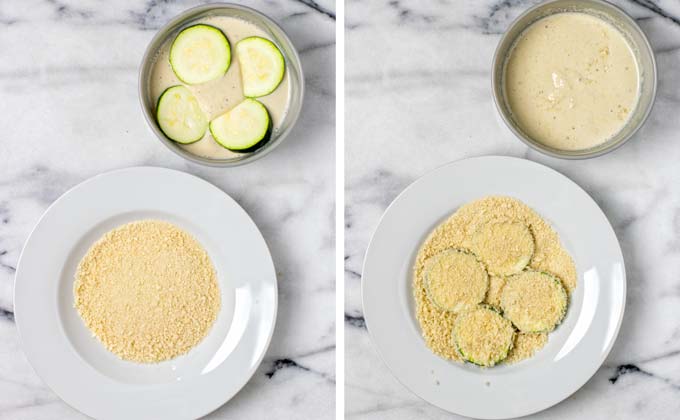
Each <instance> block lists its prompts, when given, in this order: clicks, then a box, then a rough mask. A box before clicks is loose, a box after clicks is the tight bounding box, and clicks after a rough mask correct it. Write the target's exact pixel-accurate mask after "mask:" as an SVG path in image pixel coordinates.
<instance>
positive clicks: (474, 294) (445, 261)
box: [425, 249, 489, 313]
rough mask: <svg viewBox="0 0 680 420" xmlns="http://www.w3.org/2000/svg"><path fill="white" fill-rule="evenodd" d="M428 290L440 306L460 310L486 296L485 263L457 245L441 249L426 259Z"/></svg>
mask: <svg viewBox="0 0 680 420" xmlns="http://www.w3.org/2000/svg"><path fill="white" fill-rule="evenodd" d="M426 270H427V271H426V273H425V290H426V291H427V295H428V297H429V298H430V300H431V301H432V303H433V304H434V305H435V306H437V307H438V308H440V309H442V310H445V311H451V312H455V313H459V312H462V311H465V310H470V309H473V308H474V307H476V306H477V304H478V303H480V302H482V301H483V300H484V296H486V290H487V289H488V288H489V276H488V275H487V274H486V270H485V269H484V265H482V263H480V262H479V260H477V257H475V256H474V255H472V254H470V253H466V252H462V251H460V250H456V249H449V250H446V251H444V252H441V253H439V254H437V255H435V256H434V257H432V258H430V259H429V260H428V261H427V267H426Z"/></svg>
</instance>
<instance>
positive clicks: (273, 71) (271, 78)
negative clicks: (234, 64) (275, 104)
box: [236, 36, 286, 98]
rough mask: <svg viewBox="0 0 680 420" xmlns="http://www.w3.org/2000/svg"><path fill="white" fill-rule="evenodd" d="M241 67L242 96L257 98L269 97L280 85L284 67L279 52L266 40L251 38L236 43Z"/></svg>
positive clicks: (257, 37)
mask: <svg viewBox="0 0 680 420" xmlns="http://www.w3.org/2000/svg"><path fill="white" fill-rule="evenodd" d="M236 58H237V59H238V63H239V66H241V80H242V82H243V95H244V96H246V97H248V98H258V97H260V96H265V95H269V94H270V93H272V92H273V91H274V90H276V88H277V87H278V86H279V84H281V80H283V74H284V73H285V71H286V70H285V69H286V65H285V61H284V59H283V54H281V51H279V49H278V48H277V47H276V45H274V43H273V42H271V41H270V40H268V39H265V38H261V37H259V36H251V37H249V38H245V39H242V40H241V41H239V42H238V43H236Z"/></svg>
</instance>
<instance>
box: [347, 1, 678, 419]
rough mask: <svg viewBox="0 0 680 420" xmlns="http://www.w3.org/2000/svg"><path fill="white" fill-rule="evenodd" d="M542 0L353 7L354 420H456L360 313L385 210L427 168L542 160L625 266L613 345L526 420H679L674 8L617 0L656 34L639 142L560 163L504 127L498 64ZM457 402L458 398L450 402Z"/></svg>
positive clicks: (350, 310)
mask: <svg viewBox="0 0 680 420" xmlns="http://www.w3.org/2000/svg"><path fill="white" fill-rule="evenodd" d="M534 3H536V1H523V0H513V1H500V0H482V1H466V2H462V1H454V0H419V1H416V0H389V1H388V0H383V1H373V2H370V3H369V2H364V1H358V0H349V1H348V2H347V7H346V63H347V64H346V70H345V72H346V79H345V80H346V81H345V89H346V97H345V98H346V99H345V109H346V113H345V118H346V121H347V124H346V132H345V137H346V146H345V147H346V158H345V161H346V195H345V200H346V238H345V241H346V251H345V252H346V255H345V259H346V276H345V281H346V290H347V293H346V297H345V300H346V314H345V320H346V322H345V327H346V329H345V331H346V333H345V334H346V338H345V340H346V368H345V375H346V376H345V381H346V388H345V392H346V395H345V398H346V412H347V415H348V418H351V419H385V418H390V419H425V418H427V419H452V418H459V417H457V416H454V415H451V414H448V413H445V412H444V411H441V410H439V409H437V408H435V407H433V406H430V405H429V404H427V403H425V402H423V401H422V400H420V399H419V398H418V397H417V396H415V395H413V394H412V393H410V392H409V391H408V390H406V389H405V388H404V387H403V386H402V385H400V384H399V383H398V382H397V380H396V379H395V378H394V377H393V376H392V375H391V374H390V372H389V371H388V369H387V367H386V366H385V364H384V363H383V362H382V361H381V360H380V358H379V356H378V354H377V353H376V351H375V349H374V348H373V346H372V344H371V342H370V339H369V336H368V333H367V332H366V328H365V325H364V320H363V317H362V315H363V313H362V307H361V292H360V282H361V279H360V277H361V267H362V263H363V257H364V252H365V250H366V247H367V244H368V241H369V239H370V236H371V234H372V233H373V231H374V229H375V227H376V226H377V223H378V220H379V218H380V216H381V214H382V213H383V211H384V210H385V209H386V207H387V205H388V204H389V203H390V202H391V201H392V200H393V199H394V198H395V197H396V196H397V194H398V193H399V192H400V191H401V190H402V189H404V188H405V187H406V186H407V185H408V184H410V183H411V182H413V181H414V180H415V179H416V178H418V177H419V176H421V175H422V174H424V173H426V172H428V171H430V170H432V169H434V168H436V167H438V166H440V165H442V164H445V163H447V162H450V161H453V160H457V159H462V158H466V157H470V156H481V155H494V154H496V155H508V156H517V157H523V158H526V159H530V160H534V161H537V162H540V163H542V164H544V165H547V166H549V167H552V168H554V169H556V170H558V171H560V172H561V173H563V174H565V175H567V176H568V177H570V178H571V179H573V180H574V181H575V182H577V183H578V184H579V185H581V186H582V187H583V188H584V189H585V190H586V191H588V193H589V194H591V195H592V197H593V198H594V199H595V201H596V202H597V203H598V204H599V205H600V206H601V207H602V209H603V210H604V212H605V213H606V215H607V216H608V218H609V220H610V221H611V223H612V225H613V226H614V229H615V230H616V234H617V236H618V238H619V240H620V242H621V246H622V248H623V252H624V256H625V259H626V267H627V275H628V296H627V304H626V313H625V317H624V320H623V325H622V327H621V332H620V334H619V337H618V340H617V341H616V344H615V346H614V348H613V350H612V352H611V353H610V355H609V357H608V358H607V360H606V362H605V363H604V365H603V366H602V367H601V369H600V370H599V371H598V372H597V373H596V374H595V376H593V378H592V379H591V380H590V381H589V382H588V383H587V384H586V385H585V386H584V387H583V388H582V389H581V390H579V391H577V392H576V393H575V394H573V395H572V396H571V397H569V398H568V399H567V400H565V401H564V402H562V403H560V404H558V405H557V406H555V407H553V408H551V409H549V410H547V411H544V412H542V413H539V414H536V415H534V416H532V417H529V418H532V419H534V418H535V419H559V420H561V419H586V418H588V419H604V418H615V419H631V420H632V419H671V418H678V411H680V276H679V275H678V273H679V272H680V166H679V164H678V162H680V118H678V110H679V109H680V71H678V69H680V2H678V1H675V0H660V1H653V0H630V1H623V0H620V1H615V3H616V4H618V5H620V6H621V7H623V8H624V9H625V10H626V11H627V12H629V13H630V14H631V15H632V16H634V17H635V19H636V20H637V21H638V23H639V24H640V26H641V27H642V28H643V30H644V31H645V32H646V33H647V34H648V36H649V38H650V41H651V43H652V45H653V47H654V51H655V53H656V59H657V64H658V70H659V86H658V97H657V100H656V104H655V107H654V110H653V112H652V115H651V117H650V119H649V120H648V122H647V124H646V125H645V126H644V127H643V129H642V130H641V131H640V132H639V133H638V135H637V136H636V137H635V138H634V139H633V140H632V141H630V142H629V143H628V144H627V145H625V146H624V147H622V148H621V149H619V150H617V151H615V152H614V153H611V154H609V155H606V156H603V157H600V158H597V159H592V160H585V161H566V160H558V159H552V158H549V157H546V156H543V155H541V154H539V153H537V152H533V151H531V150H529V149H528V148H527V147H526V146H524V145H523V143H521V142H520V141H519V140H517V139H515V138H514V137H513V135H512V134H511V133H510V131H509V130H508V129H507V128H505V126H504V125H503V123H502V122H501V120H500V118H499V117H497V113H496V110H495V107H494V104H493V100H492V96H491V80H490V79H491V74H490V69H491V60H492V56H493V53H494V49H495V47H496V44H497V42H498V40H499V39H500V36H501V33H502V32H503V31H504V30H505V28H506V27H507V26H508V24H509V22H510V21H511V20H512V19H514V17H516V16H517V15H518V14H519V13H521V12H522V11H523V10H525V9H526V8H528V7H529V6H530V5H532V4H534ZM452 397H454V396H452Z"/></svg>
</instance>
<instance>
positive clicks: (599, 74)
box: [504, 12, 639, 151]
mask: <svg viewBox="0 0 680 420" xmlns="http://www.w3.org/2000/svg"><path fill="white" fill-rule="evenodd" d="M504 79H505V84H504V86H505V96H506V101H507V103H508V106H509V108H510V111H511V113H512V115H513V118H514V119H515V122H516V123H517V124H518V125H519V127H520V128H521V129H522V130H523V131H524V132H525V133H526V134H527V135H528V136H529V137H531V138H533V139H534V140H537V141H539V142H541V143H543V144H545V145H547V146H551V147H554V148H557V149H561V150H571V151H574V150H584V149H589V148H592V147H595V146H597V145H599V144H602V143H604V142H606V141H607V140H609V139H610V138H612V137H613V136H614V135H616V134H617V133H618V132H619V131H620V130H621V129H622V128H623V126H624V125H625V124H626V122H627V120H628V118H629V116H630V115H631V113H632V111H633V110H634V109H635V106H636V104H637V99H638V86H639V72H638V68H637V62H636V60H635V55H634V54H633V51H632V50H631V47H630V45H629V44H628V42H627V41H626V38H625V37H624V35H623V34H622V33H621V32H620V31H619V30H618V29H616V28H615V27H614V26H613V25H612V24H610V23H608V22H606V21H604V20H603V19H600V18H598V17H596V16H593V15H590V14H587V13H581V12H564V13H556V14H554V15H550V16H547V17H545V18H542V19H539V20H538V21H536V22H535V23H533V24H532V25H531V26H529V28H527V29H526V30H525V31H524V32H523V33H522V34H521V35H520V37H519V39H518V40H517V41H516V43H515V45H514V47H513V48H512V50H511V52H510V55H509V57H508V59H507V62H506V67H505V78H504Z"/></svg>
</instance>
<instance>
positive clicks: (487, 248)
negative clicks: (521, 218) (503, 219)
mask: <svg viewBox="0 0 680 420" xmlns="http://www.w3.org/2000/svg"><path fill="white" fill-rule="evenodd" d="M470 247H471V249H472V252H474V253H475V254H477V255H479V257H480V258H481V259H482V261H484V263H485V264H486V268H487V270H489V273H491V274H494V275H497V276H510V275H512V274H517V273H519V272H520V271H522V270H524V267H526V266H527V265H528V264H529V261H531V257H532V256H533V255H534V236H533V235H532V234H531V231H530V230H529V228H528V227H527V226H526V225H525V224H524V223H519V222H510V223H488V224H485V225H483V226H482V227H480V228H479V229H477V231H475V232H474V234H473V235H472V239H471V246H470Z"/></svg>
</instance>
